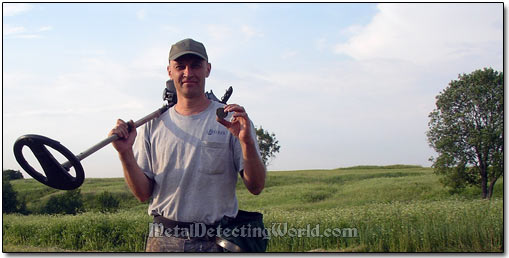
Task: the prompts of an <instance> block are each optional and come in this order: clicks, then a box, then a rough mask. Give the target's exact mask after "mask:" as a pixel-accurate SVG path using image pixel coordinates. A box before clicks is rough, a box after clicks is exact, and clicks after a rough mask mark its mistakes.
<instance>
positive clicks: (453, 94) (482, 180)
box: [427, 68, 504, 199]
mask: <svg viewBox="0 0 509 258" xmlns="http://www.w3.org/2000/svg"><path fill="white" fill-rule="evenodd" d="M436 100H437V101H436V109H434V110H433V111H432V112H431V113H430V115H429V117H430V122H429V131H428V132H427V136H428V141H429V143H430V146H431V147H433V148H434V149H435V151H436V152H437V153H438V154H439V155H438V157H437V158H436V159H433V158H432V159H431V160H432V161H433V168H434V170H435V173H436V174H439V175H443V177H442V179H441V181H442V183H443V184H445V185H446V186H449V187H451V188H452V191H458V190H461V189H462V188H464V187H465V186H466V185H474V186H478V187H480V188H481V189H482V198H483V199H486V198H491V196H492V194H493V187H494V186H495V183H496V181H497V179H498V178H499V177H500V176H502V175H503V171H504V74H503V72H498V71H494V70H493V69H491V68H484V69H483V70H476V71H474V72H472V73H470V74H463V75H459V76H458V80H455V81H451V82H450V83H449V86H448V87H447V88H446V89H445V90H443V91H442V92H440V94H439V95H438V96H437V97H436Z"/></svg>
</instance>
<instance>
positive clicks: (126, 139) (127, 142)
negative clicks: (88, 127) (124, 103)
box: [108, 119, 137, 153]
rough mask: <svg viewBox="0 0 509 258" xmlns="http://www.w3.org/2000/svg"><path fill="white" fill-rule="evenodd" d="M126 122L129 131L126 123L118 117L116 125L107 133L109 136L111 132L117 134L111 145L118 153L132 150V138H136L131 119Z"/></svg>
mask: <svg viewBox="0 0 509 258" xmlns="http://www.w3.org/2000/svg"><path fill="white" fill-rule="evenodd" d="M128 123H129V125H130V127H131V132H129V130H128V127H129V126H128V124H127V123H126V122H124V120H122V119H118V120H117V125H116V126H115V127H114V128H113V129H112V130H111V131H110V133H109V134H108V135H109V136H111V135H113V134H116V135H118V137H119V138H118V140H116V141H114V142H112V144H113V147H115V149H116V150H117V151H118V153H124V152H126V151H132V148H133V144H134V139H135V138H136V134H137V133H136V127H135V126H134V122H133V120H130V121H129V122H128Z"/></svg>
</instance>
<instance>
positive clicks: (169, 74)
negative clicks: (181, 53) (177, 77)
mask: <svg viewBox="0 0 509 258" xmlns="http://www.w3.org/2000/svg"><path fill="white" fill-rule="evenodd" d="M166 71H168V76H169V77H170V78H171V70H170V65H168V66H166ZM172 79H173V78H172Z"/></svg>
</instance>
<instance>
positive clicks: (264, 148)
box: [256, 126, 280, 166]
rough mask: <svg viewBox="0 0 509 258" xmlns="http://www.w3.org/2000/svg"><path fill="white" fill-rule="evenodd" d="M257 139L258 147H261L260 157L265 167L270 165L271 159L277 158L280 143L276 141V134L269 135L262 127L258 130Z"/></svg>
mask: <svg viewBox="0 0 509 258" xmlns="http://www.w3.org/2000/svg"><path fill="white" fill-rule="evenodd" d="M256 138H258V145H259V146H260V155H261V156H262V161H263V164H265V166H267V165H268V164H269V159H271V158H273V157H275V156H276V153H278V152H279V147H280V146H279V141H278V140H277V139H276V135H275V134H274V133H269V132H268V131H266V130H263V128H262V127H261V126H260V128H256Z"/></svg>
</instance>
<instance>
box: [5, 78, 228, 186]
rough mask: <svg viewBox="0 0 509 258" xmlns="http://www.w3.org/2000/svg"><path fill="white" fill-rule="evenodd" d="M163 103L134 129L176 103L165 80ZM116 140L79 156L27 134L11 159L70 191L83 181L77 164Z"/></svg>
mask: <svg viewBox="0 0 509 258" xmlns="http://www.w3.org/2000/svg"><path fill="white" fill-rule="evenodd" d="M232 92H233V88H232V87H229V88H228V90H227V91H226V93H225V94H224V96H223V97H222V98H221V100H219V99H218V98H217V97H216V96H215V95H214V93H213V92H212V90H210V92H206V93H205V95H206V97H207V98H208V99H210V100H213V101H218V102H221V103H223V104H226V102H227V101H228V99H229V98H230V96H231V94H232ZM163 100H164V101H166V102H167V103H166V104H164V105H163V107H161V108H159V109H157V110H156V111H154V112H152V113H150V114H149V115H147V116H145V117H143V118H141V119H140V120H138V121H136V122H134V126H135V128H138V127H139V126H141V125H143V124H145V123H146V122H148V121H150V120H152V119H154V118H157V117H159V116H160V115H161V114H162V113H164V112H165V111H166V110H168V109H169V108H170V107H172V106H173V105H175V104H176V103H177V91H176V90H175V85H174V84H173V81H172V80H168V81H166V88H165V89H164V92H163ZM129 130H132V128H129ZM118 138H119V137H118V135H116V134H114V135H111V136H109V137H108V138H106V139H104V140H102V141H100V142H99V143H97V144H95V145H94V146H92V147H90V148H88V149H87V150H85V151H83V152H82V153H80V154H78V155H74V154H73V153H72V152H71V151H70V150H68V149H67V148H66V147H64V146H63V145H62V144H60V142H58V141H55V140H52V139H50V138H48V137H45V136H42V135H36V134H27V135H23V136H21V137H19V138H18V139H17V140H16V142H15V143H14V156H15V157H16V160H17V161H18V163H19V165H20V166H21V167H22V168H23V169H24V170H25V171H26V172H27V173H28V174H29V175H30V176H32V177H33V178H35V179H36V180H37V181H39V182H41V183H43V184H45V185H47V186H49V187H53V188H56V189H60V190H73V189H76V188H78V187H80V186H81V185H82V184H83V181H84V180H85V172H84V171H83V166H82V165H81V163H80V161H81V160H83V159H84V158H86V157H88V156H90V155H91V154H92V153H94V152H96V151H98V150H100V149H101V148H103V147H104V146H106V145H108V144H110V143H112V142H113V141H115V140H117V139H118ZM25 146H27V147H28V148H29V149H30V150H31V151H32V152H33V154H34V156H35V157H36V159H37V161H39V164H40V165H41V167H42V170H43V171H44V174H43V173H41V172H38V171H37V170H35V169H34V168H33V167H32V166H30V165H29V164H28V162H27V161H26V159H25V158H24V157H23V152H22V149H23V147H25ZM46 146H48V147H51V148H52V149H54V150H56V151H57V152H59V153H60V154H62V155H63V156H64V157H65V158H66V159H67V161H66V162H64V163H62V164H60V163H59V162H58V161H57V160H56V159H55V157H54V156H53V155H52V154H51V153H50V152H49V150H48V149H47V148H46ZM71 167H74V170H75V172H76V176H72V175H71V174H70V173H69V170H70V168H71Z"/></svg>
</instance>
